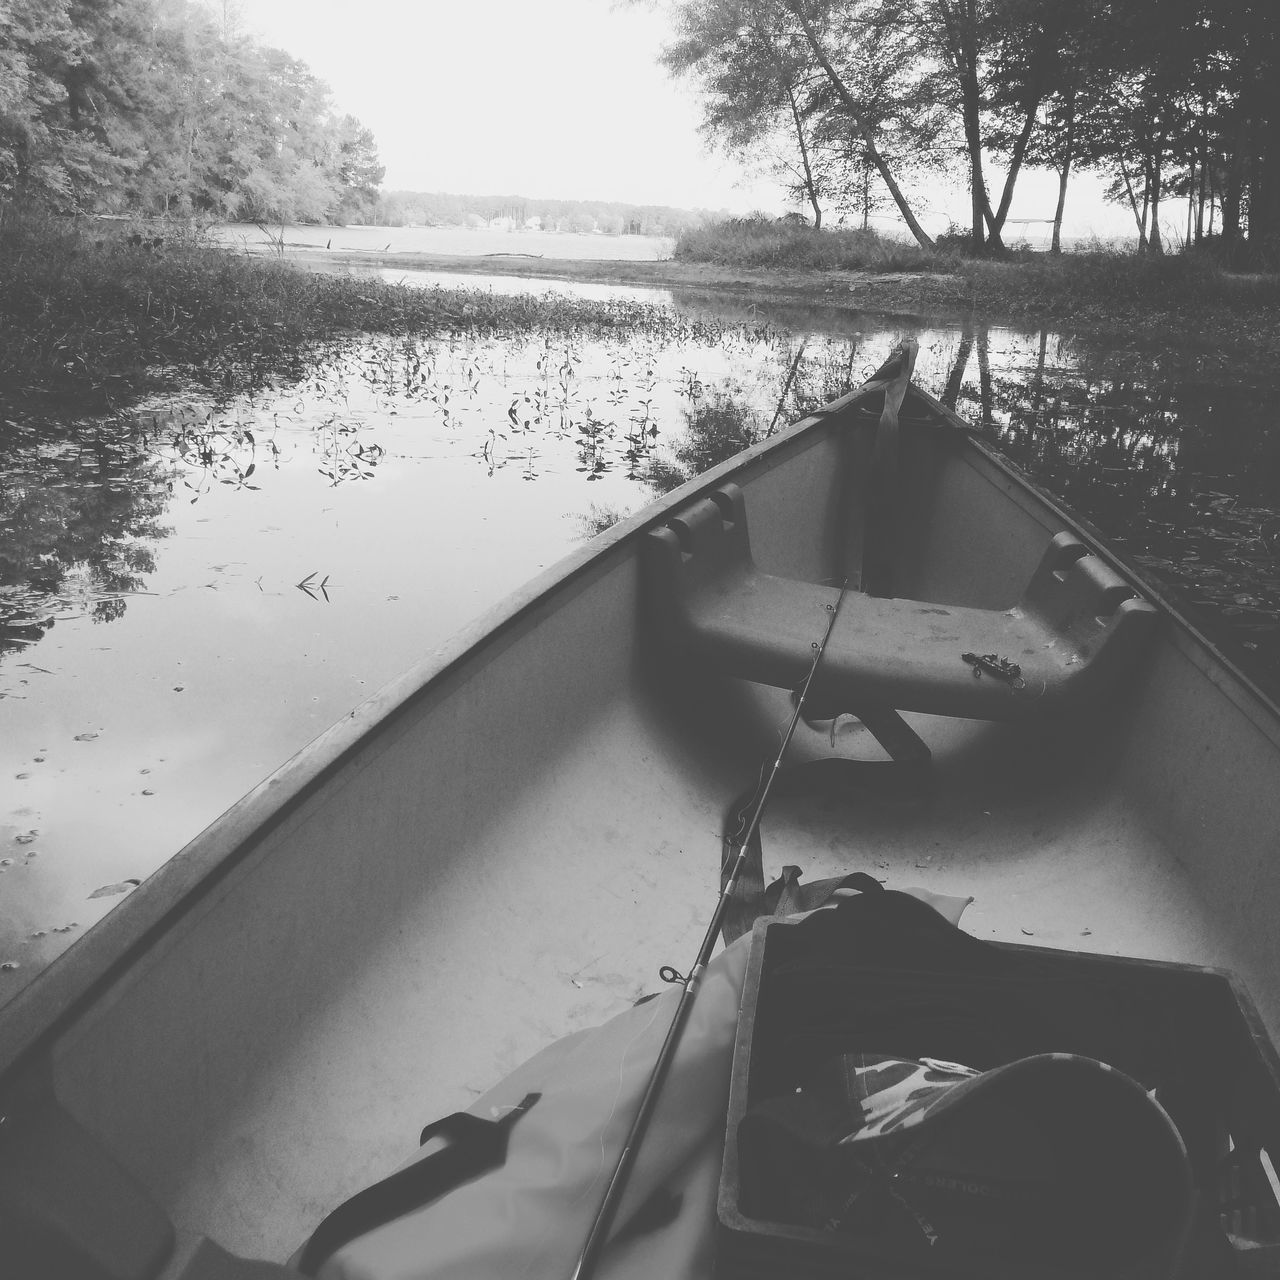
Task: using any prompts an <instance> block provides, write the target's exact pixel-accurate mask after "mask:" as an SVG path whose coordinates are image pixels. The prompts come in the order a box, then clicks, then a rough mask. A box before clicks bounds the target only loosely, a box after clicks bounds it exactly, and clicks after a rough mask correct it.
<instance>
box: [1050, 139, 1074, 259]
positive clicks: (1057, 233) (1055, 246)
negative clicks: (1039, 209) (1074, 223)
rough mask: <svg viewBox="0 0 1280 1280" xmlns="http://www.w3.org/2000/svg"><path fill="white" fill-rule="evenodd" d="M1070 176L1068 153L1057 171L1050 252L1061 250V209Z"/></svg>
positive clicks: (1064, 202)
mask: <svg viewBox="0 0 1280 1280" xmlns="http://www.w3.org/2000/svg"><path fill="white" fill-rule="evenodd" d="M1070 177H1071V156H1070V154H1069V153H1068V155H1067V157H1066V159H1065V160H1063V162H1062V168H1061V170H1060V171H1059V173H1058V207H1057V208H1056V209H1055V210H1054V211H1053V242H1052V243H1051V244H1050V245H1049V252H1050V253H1061V252H1062V211H1063V209H1065V208H1066V205H1067V180H1068V179H1069V178H1070Z"/></svg>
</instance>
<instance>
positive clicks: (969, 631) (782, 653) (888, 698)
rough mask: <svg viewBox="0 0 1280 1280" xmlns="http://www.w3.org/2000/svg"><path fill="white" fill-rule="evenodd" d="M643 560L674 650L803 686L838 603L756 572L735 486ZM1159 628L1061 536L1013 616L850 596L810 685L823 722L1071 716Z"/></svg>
mask: <svg viewBox="0 0 1280 1280" xmlns="http://www.w3.org/2000/svg"><path fill="white" fill-rule="evenodd" d="M646 558H647V566H646V568H647V573H648V584H649V587H650V590H651V600H652V603H653V605H654V607H655V610H656V612H657V614H658V616H659V618H660V624H659V625H660V626H661V628H662V631H663V633H664V640H665V642H666V643H667V645H668V646H669V647H671V648H673V649H675V650H676V651H678V652H680V653H682V654H683V655H684V656H685V657H686V658H688V659H690V660H691V661H692V662H694V663H695V664H697V665H699V666H701V667H704V668H706V669H709V670H713V671H716V672H718V673H722V674H726V675H732V676H738V677H740V678H742V679H744V680H751V681H754V682H756V683H758V684H767V685H774V686H776V687H778V688H795V687H797V686H798V685H800V684H801V683H802V682H803V680H804V678H805V676H806V674H807V673H808V671H809V667H810V665H811V664H812V662H813V655H814V649H813V644H814V641H816V640H818V639H820V638H821V636H822V634H823V631H824V630H825V627H826V622H827V619H829V618H830V612H829V606H834V604H835V602H836V601H837V600H838V599H839V596H840V591H839V589H838V588H836V587H830V586H822V585H820V584H817V583H810V582H798V581H794V580H792V579H790V578H780V577H775V576H773V575H772V574H767V573H762V572H761V571H760V570H759V569H758V568H757V567H756V564H755V562H754V560H753V559H752V555H751V542H750V537H749V535H748V530H747V513H746V504H745V501H744V499H743V494H742V491H741V489H739V488H738V487H737V485H733V484H726V485H723V486H722V487H721V488H719V489H717V490H715V491H714V492H712V493H711V494H710V495H709V496H708V497H705V498H702V499H699V500H698V501H697V502H695V503H693V504H692V505H691V506H689V507H687V508H686V509H685V510H684V511H682V512H680V513H679V514H678V515H676V516H674V517H672V518H671V519H670V520H669V521H668V522H667V524H666V526H664V527H661V528H658V529H655V530H653V531H652V532H651V533H650V534H649V535H648V547H647V556H646ZM1156 618H1157V613H1156V610H1155V608H1154V607H1153V606H1152V605H1151V604H1149V603H1148V602H1147V601H1145V600H1142V599H1140V598H1139V597H1138V596H1137V594H1136V593H1135V592H1134V590H1133V589H1132V588H1131V587H1130V586H1129V584H1128V583H1127V582H1125V581H1124V579H1123V578H1121V577H1120V576H1119V575H1118V574H1117V573H1115V572H1114V571H1113V570H1112V569H1111V568H1110V567H1109V566H1108V565H1106V564H1104V563H1103V561H1102V560H1101V559H1100V558H1099V557H1098V556H1096V555H1094V554H1093V553H1092V552H1090V551H1089V549H1088V548H1087V547H1086V546H1085V544H1084V543H1083V542H1081V541H1080V540H1079V539H1077V538H1075V537H1074V536H1073V535H1071V534H1069V533H1060V534H1058V535H1057V536H1056V537H1055V538H1054V539H1053V540H1052V541H1051V542H1050V543H1049V546H1048V548H1047V550H1046V551H1045V553H1044V556H1043V558H1042V559H1041V561H1040V566H1039V568H1037V569H1036V571H1035V574H1034V576H1033V577H1032V579H1031V582H1030V584H1029V585H1028V586H1027V589H1026V590H1025V591H1024V592H1023V594H1022V598H1021V599H1020V600H1019V601H1018V602H1017V604H1015V605H1014V606H1013V607H1012V608H1010V609H1005V610H992V609H970V608H962V607H958V606H955V605H939V604H929V603H927V602H924V601H919V600H897V599H879V598H876V597H873V596H867V595H863V594H861V593H859V592H849V593H848V595H847V596H846V598H845V601H844V603H843V604H842V605H841V607H840V615H839V617H838V618H837V619H836V623H835V627H834V628H833V630H832V633H831V637H830V639H829V640H828V642H827V648H826V652H825V654H824V655H823V659H822V664H821V666H820V667H819V669H818V671H817V673H816V674H815V676H814V681H813V694H812V696H813V701H814V703H815V704H816V705H822V706H824V707H826V708H827V709H828V713H829V714H835V713H836V712H837V711H848V712H852V713H853V714H854V715H859V714H860V711H861V710H867V711H875V710H877V709H883V710H888V709H894V710H898V711H922V712H927V713H929V714H932V715H942V716H962V717H967V718H970V719H978V720H1017V719H1022V718H1025V717H1028V716H1033V715H1040V714H1043V713H1046V712H1049V711H1050V710H1058V709H1067V708H1069V707H1074V706H1076V705H1079V704H1081V703H1083V702H1085V701H1089V700H1096V699H1098V698H1100V697H1102V696H1104V695H1105V694H1106V693H1107V692H1108V691H1110V690H1114V689H1115V688H1116V686H1117V685H1118V683H1119V682H1120V681H1121V680H1123V679H1124V678H1125V676H1126V675H1128V674H1129V672H1130V671H1132V670H1133V668H1134V666H1135V664H1136V662H1137V660H1138V658H1139V657H1140V655H1141V653H1142V650H1143V647H1144V642H1145V641H1146V640H1147V639H1148V638H1149V637H1150V635H1151V634H1152V632H1153V630H1154V626H1155V622H1156ZM1015 667H1016V668H1017V671H1016V673H1015V671H1014V668H1015ZM869 727H870V726H869Z"/></svg>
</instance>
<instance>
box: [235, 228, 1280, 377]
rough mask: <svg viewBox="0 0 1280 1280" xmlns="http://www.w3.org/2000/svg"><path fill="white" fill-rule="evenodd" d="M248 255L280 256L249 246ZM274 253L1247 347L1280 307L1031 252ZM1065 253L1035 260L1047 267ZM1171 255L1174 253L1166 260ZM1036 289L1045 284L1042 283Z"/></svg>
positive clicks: (307, 264) (1274, 323)
mask: <svg viewBox="0 0 1280 1280" xmlns="http://www.w3.org/2000/svg"><path fill="white" fill-rule="evenodd" d="M249 252H250V255H251V256H254V257H258V256H262V257H269V256H270V257H276V258H280V255H279V254H278V253H276V252H273V251H270V250H268V249H267V248H266V247H265V246H264V247H263V249H262V250H258V249H256V248H254V249H251V250H249ZM283 261H285V262H289V263H293V264H295V265H297V266H299V267H301V268H303V269H305V270H313V271H320V272H324V273H335V274H342V273H344V272H347V271H351V270H352V269H363V270H369V269H375V270H392V271H394V270H395V269H397V268H401V269H404V270H406V271H438V272H447V273H450V274H456V275H467V276H475V277H477V282H478V283H479V279H480V278H482V277H484V276H487V275H501V276H517V277H523V278H526V279H540V280H562V281H566V282H568V283H584V284H585V283H590V284H608V285H629V286H638V287H642V288H643V287H648V288H655V289H671V290H679V291H681V292H683V293H685V294H687V295H688V294H692V295H695V296H705V297H714V296H717V295H718V296H720V297H728V298H733V299H735V300H738V301H742V302H749V301H751V300H760V301H762V302H773V303H777V304H779V305H792V306H795V305H800V306H809V307H823V308H838V309H842V310H850V311H859V312H873V313H877V314H882V315H891V316H896V317H900V318H905V317H912V318H919V317H924V316H927V317H929V318H930V319H936V320H942V321H972V320H974V319H981V320H982V321H983V322H985V323H988V324H1007V325H1011V326H1016V325H1019V324H1024V325H1025V324H1027V323H1033V324H1036V325H1038V326H1043V327H1049V328H1053V329H1056V330H1059V331H1061V332H1064V333H1065V332H1088V333H1092V334H1097V335H1102V336H1107V335H1115V336H1116V337H1117V338H1121V339H1123V340H1125V341H1126V342H1128V343H1132V342H1133V341H1135V340H1138V339H1141V340H1143V341H1156V342H1159V343H1168V342H1170V341H1172V342H1173V344H1175V345H1179V346H1183V345H1193V346H1206V345H1207V346H1209V347H1218V346H1227V345H1230V346H1237V347H1243V348H1244V349H1246V350H1249V351H1250V352H1251V353H1253V354H1256V355H1261V354H1264V353H1265V352H1267V351H1269V350H1271V349H1272V348H1273V345H1274V343H1275V342H1276V341H1280V310H1278V309H1277V308H1275V307H1272V306H1269V305H1265V304H1259V303H1258V302H1257V301H1253V300H1250V299H1247V298H1246V297H1243V296H1242V297H1240V298H1239V299H1238V300H1228V298H1227V297H1223V296H1218V297H1213V298H1206V299H1204V300H1202V301H1199V302H1196V301H1189V300H1188V298H1187V297H1185V296H1183V297H1172V296H1170V297H1164V298H1161V297H1151V296H1145V297H1144V296H1129V295H1127V294H1126V293H1125V292H1124V291H1123V289H1122V288H1118V289H1117V291H1116V292H1114V293H1111V294H1110V295H1109V296H1105V297H1102V298H1099V297H1096V296H1093V297H1089V296H1086V297H1081V296H1073V294H1072V293H1071V292H1070V291H1062V292H1060V291H1059V290H1057V289H1055V288H1054V287H1053V285H1052V284H1051V283H1049V282H1046V281H1044V280H1043V279H1040V280H1037V279H1035V274H1036V272H1037V271H1039V270H1041V269H1042V267H1043V265H1044V264H1042V263H1040V262H1039V261H1038V260H1030V261H1022V260H1016V259H1015V260H1012V261H1008V262H977V263H961V264H958V269H957V270H955V271H885V272H877V271H862V270H859V271H855V270H848V269H842V268H831V269H816V268H802V267H786V266H778V267H745V266H731V265H726V264H721V263H711V262H690V261H685V260H677V259H675V258H662V259H647V260H646V259H641V260H631V259H619V258H598V259H597V258H544V257H535V256H532V255H527V254H507V253H496V254H484V255H475V254H444V253H414V252H398V253H378V252H376V251H375V252H367V251H361V250H354V251H353V250H326V249H312V248H310V247H308V246H304V245H297V244H293V245H290V244H286V246H285V253H284V255H283ZM1070 261H1071V255H1069V254H1068V255H1064V256H1063V258H1060V259H1047V258H1046V259H1045V262H1051V263H1053V264H1054V266H1055V268H1056V266H1057V265H1058V264H1060V263H1065V264H1068V265H1069V264H1070ZM1170 261H1176V259H1170ZM1232 279H1233V280H1234V286H1233V289H1232V292H1235V290H1237V289H1238V290H1239V291H1240V293H1241V294H1242V295H1243V294H1245V293H1247V291H1248V288H1249V285H1250V283H1251V282H1253V281H1256V280H1257V279H1258V277H1257V276H1256V275H1255V276H1250V275H1248V274H1245V273H1240V274H1239V275H1236V276H1234V277H1232ZM1046 286H1047V287H1046Z"/></svg>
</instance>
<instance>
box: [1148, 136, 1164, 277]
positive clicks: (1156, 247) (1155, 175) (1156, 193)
mask: <svg viewBox="0 0 1280 1280" xmlns="http://www.w3.org/2000/svg"><path fill="white" fill-rule="evenodd" d="M1160 176H1161V175H1160V157H1159V156H1158V155H1157V156H1155V157H1154V158H1153V160H1152V164H1151V182H1150V201H1151V234H1150V236H1149V237H1148V238H1147V248H1148V249H1149V250H1150V251H1151V252H1152V253H1159V254H1162V253H1164V241H1163V240H1162V239H1161V237H1160ZM1144 212H1145V210H1144Z"/></svg>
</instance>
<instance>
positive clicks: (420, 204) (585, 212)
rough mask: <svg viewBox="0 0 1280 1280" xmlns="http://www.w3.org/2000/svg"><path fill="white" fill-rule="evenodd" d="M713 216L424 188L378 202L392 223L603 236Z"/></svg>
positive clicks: (384, 219)
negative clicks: (460, 193) (495, 227)
mask: <svg viewBox="0 0 1280 1280" xmlns="http://www.w3.org/2000/svg"><path fill="white" fill-rule="evenodd" d="M717 216H722V215H719V214H715V213H709V212H706V211H703V210H690V209H673V208H671V207H669V206H667V205H653V204H621V203H617V202H609V201H602V200H547V199H534V198H532V197H529V196H510V195H498V196H468V195H452V194H448V193H444V192H423V191H388V192H387V193H386V194H385V195H384V196H383V197H382V198H381V199H380V200H379V202H378V206H377V220H378V221H379V222H381V223H385V224H386V225H387V226H393V227H406V226H416V227H493V226H507V227H527V226H530V225H533V226H536V227H539V228H541V229H542V230H544V231H576V232H592V231H602V232H604V233H605V234H606V235H625V234H628V233H629V234H633V235H647V236H678V235H680V233H681V232H682V231H686V230H689V229H691V228H695V227H700V226H702V225H703V224H704V223H706V222H708V221H709V220H711V219H713V218H715V217H717Z"/></svg>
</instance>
